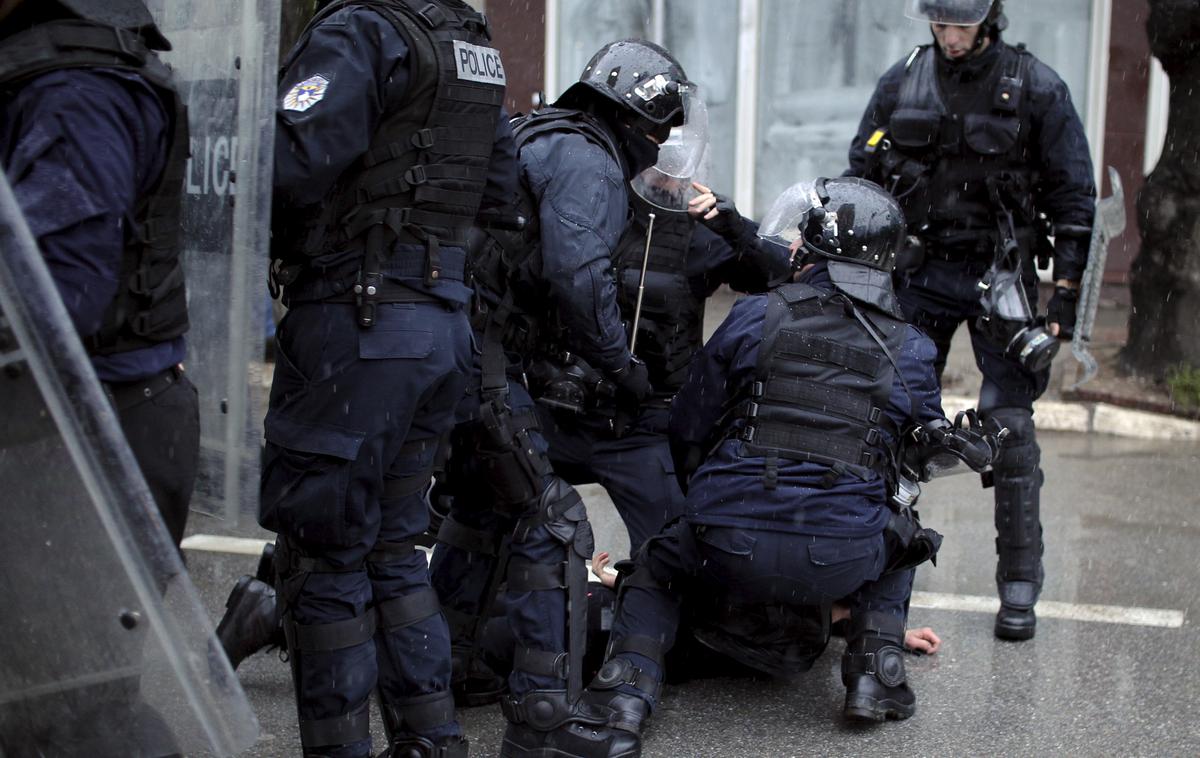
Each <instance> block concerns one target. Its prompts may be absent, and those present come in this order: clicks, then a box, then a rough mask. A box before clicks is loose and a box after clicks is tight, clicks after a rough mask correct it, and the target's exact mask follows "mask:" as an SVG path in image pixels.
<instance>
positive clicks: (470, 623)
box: [442, 605, 479, 640]
mask: <svg viewBox="0 0 1200 758" xmlns="http://www.w3.org/2000/svg"><path fill="white" fill-rule="evenodd" d="M442 615H443V616H445V617H446V626H448V627H450V639H452V640H461V639H463V638H464V637H468V636H469V635H470V634H471V632H472V631H474V629H475V625H476V623H478V621H479V616H476V615H474V614H470V613H463V612H462V611H459V610H455V609H454V608H451V607H450V606H448V605H447V606H445V607H443V608H442Z"/></svg>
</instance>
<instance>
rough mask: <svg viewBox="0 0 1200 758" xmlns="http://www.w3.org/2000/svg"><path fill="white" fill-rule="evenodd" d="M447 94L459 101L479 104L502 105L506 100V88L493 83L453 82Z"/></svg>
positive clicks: (448, 87)
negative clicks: (492, 84)
mask: <svg viewBox="0 0 1200 758" xmlns="http://www.w3.org/2000/svg"><path fill="white" fill-rule="evenodd" d="M446 94H447V95H448V96H450V97H451V98H453V99H454V100H457V101H459V102H468V103H475V104H477V105H500V104H501V103H503V102H504V88H503V87H494V86H491V85H486V84H485V85H476V84H451V85H449V86H447V87H446Z"/></svg>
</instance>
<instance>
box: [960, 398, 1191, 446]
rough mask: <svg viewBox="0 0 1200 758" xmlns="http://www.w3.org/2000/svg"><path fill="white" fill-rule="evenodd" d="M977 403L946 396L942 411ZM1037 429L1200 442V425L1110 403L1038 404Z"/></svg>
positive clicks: (1041, 401) (1049, 402)
mask: <svg viewBox="0 0 1200 758" xmlns="http://www.w3.org/2000/svg"><path fill="white" fill-rule="evenodd" d="M977 403H978V400H977V399H976V398H974V397H968V396H966V395H944V396H943V397H942V408H943V409H944V410H945V412H946V415H947V416H949V417H950V418H951V419H953V418H954V414H956V413H958V412H959V411H961V410H966V409H967V408H974V407H975V405H976V404H977ZM1033 409H1034V412H1035V414H1036V416H1037V428H1038V429H1045V430H1048V431H1054V432H1078V433H1082V434H1110V435H1114V436H1117V437H1131V438H1135V439H1143V440H1177V441H1184V442H1200V421H1189V420H1188V419H1182V418H1178V417H1176V416H1168V415H1165V414H1162V413H1151V412H1150V411H1136V410H1130V409H1128V408H1119V407H1117V406H1115V405H1110V404H1108V403H1089V402H1076V403H1067V402H1062V401H1058V400H1039V401H1037V402H1035V403H1034V404H1033Z"/></svg>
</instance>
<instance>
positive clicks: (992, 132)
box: [963, 113, 1021, 155]
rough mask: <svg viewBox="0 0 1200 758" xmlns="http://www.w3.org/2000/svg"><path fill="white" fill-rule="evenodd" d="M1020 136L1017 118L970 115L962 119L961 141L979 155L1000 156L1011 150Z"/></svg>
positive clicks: (1019, 123)
mask: <svg viewBox="0 0 1200 758" xmlns="http://www.w3.org/2000/svg"><path fill="white" fill-rule="evenodd" d="M1020 134H1021V120H1020V119H1019V118H1015V117H1010V118H1001V117H997V116H991V115H986V114H979V113H972V114H970V115H968V116H967V117H966V118H964V119H963V139H964V140H966V142H967V146H968V147H970V148H971V149H972V150H974V151H975V152H977V153H979V154H980V155H1002V154H1004V153H1007V152H1008V151H1009V150H1012V148H1013V145H1015V144H1017V137H1018V136H1019V135H1020Z"/></svg>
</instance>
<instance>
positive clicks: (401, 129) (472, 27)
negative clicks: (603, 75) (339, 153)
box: [274, 0, 505, 284]
mask: <svg viewBox="0 0 1200 758" xmlns="http://www.w3.org/2000/svg"><path fill="white" fill-rule="evenodd" d="M351 4H353V5H361V6H365V7H368V8H370V9H372V10H374V11H376V12H378V13H379V14H380V15H382V16H383V17H384V18H386V19H387V20H388V21H389V22H390V23H391V24H392V25H393V26H394V27H395V28H396V31H397V32H398V33H399V34H400V35H401V37H403V38H404V40H405V41H406V42H407V43H408V45H409V48H410V53H411V59H410V60H411V69H410V70H411V78H410V81H409V84H408V92H407V95H406V98H405V102H406V105H405V107H404V108H403V109H401V110H398V111H395V112H392V113H386V114H384V116H383V117H382V119H381V121H380V123H379V125H378V127H377V128H376V130H375V134H374V135H373V137H372V139H371V144H370V146H369V147H368V149H367V151H366V153H364V154H363V156H362V157H361V158H359V159H358V160H357V161H355V163H354V164H353V165H352V166H350V168H348V169H346V171H345V172H344V173H343V174H342V176H340V177H339V178H338V181H337V182H336V183H335V184H334V187H333V188H332V189H331V190H330V192H329V194H328V195H327V196H326V198H325V199H324V201H323V202H322V211H321V213H320V214H317V215H316V216H315V217H314V218H313V219H312V220H311V221H309V222H308V223H307V224H306V225H303V226H299V227H298V228H299V230H300V234H299V237H297V236H296V234H295V233H294V232H289V231H288V229H287V228H286V227H288V226H292V224H291V223H290V222H291V221H292V220H291V219H279V221H281V222H285V223H280V224H276V228H275V232H276V235H277V237H278V238H279V242H280V243H281V244H280V245H278V246H277V249H276V252H275V254H274V255H275V257H278V258H281V259H282V263H283V266H282V268H281V271H282V272H283V273H282V275H281V277H280V278H281V280H282V281H283V283H284V284H287V283H288V281H289V279H292V280H294V278H295V276H297V275H298V273H299V270H300V269H301V268H302V267H303V266H304V265H305V263H306V262H307V260H309V259H311V258H316V257H320V256H324V255H328V254H333V253H338V252H341V251H344V250H347V249H356V248H358V249H362V251H363V254H364V259H365V260H364V263H363V266H364V269H366V270H367V273H368V274H370V273H378V270H379V269H378V265H379V264H381V263H383V262H384V261H387V260H388V258H389V257H390V255H391V249H392V244H393V243H395V242H400V243H409V244H420V245H423V246H424V247H425V249H426V254H425V259H424V261H419V260H418V261H412V262H411V263H412V264H413V269H414V270H413V271H412V274H413V275H419V274H420V273H422V272H423V275H424V278H425V280H426V282H427V283H429V284H432V283H433V282H434V281H435V280H437V279H438V278H439V277H440V276H442V270H441V262H440V259H439V256H438V249H439V246H440V245H442V244H446V245H452V246H455V247H464V246H465V245H466V238H467V231H468V230H469V229H470V227H471V225H472V223H473V221H474V219H475V216H476V214H477V213H478V211H479V203H480V201H481V200H482V198H483V189H484V186H485V185H486V183H487V174H488V164H489V162H490V160H491V155H492V150H493V143H494V141H495V134H496V122H497V119H498V118H499V117H500V109H501V105H502V103H503V101H504V82H505V77H504V69H503V68H502V67H501V65H500V54H499V52H497V51H496V50H495V49H493V48H490V47H487V46H486V44H487V43H488V42H489V41H490V35H489V32H488V28H487V23H486V20H485V19H484V17H483V16H482V15H480V14H479V13H477V12H475V11H474V10H472V9H471V8H470V7H468V6H467V5H465V4H463V3H460V2H457V1H456V0H443V1H442V2H438V3H423V2H416V0H350V2H348V3H331V4H330V5H329V6H327V7H326V8H325V9H324V10H323V11H322V12H320V13H318V14H317V15H316V17H314V18H313V20H312V21H311V22H310V23H309V26H308V28H307V29H306V30H305V33H304V34H303V35H302V37H301V41H300V42H299V43H298V45H297V46H298V47H299V46H302V45H303V44H304V40H305V39H307V37H308V35H310V34H311V33H312V30H313V29H314V28H316V26H317V25H318V24H320V23H321V22H322V21H323V20H324V19H325V18H326V17H328V16H329V15H330V14H331V13H334V12H336V11H338V10H340V9H342V8H344V7H346V6H347V5H351ZM297 251H298V252H299V253H300V254H299V255H297ZM389 263H396V264H399V265H400V266H401V268H403V267H404V265H405V264H407V263H410V262H409V261H389ZM417 266H419V267H420V269H421V270H420V271H418V270H416V267H417ZM289 270H290V271H289ZM446 273H447V275H449V276H450V277H451V278H455V279H457V278H459V276H460V274H458V273H457V272H449V271H448V272H446Z"/></svg>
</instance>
